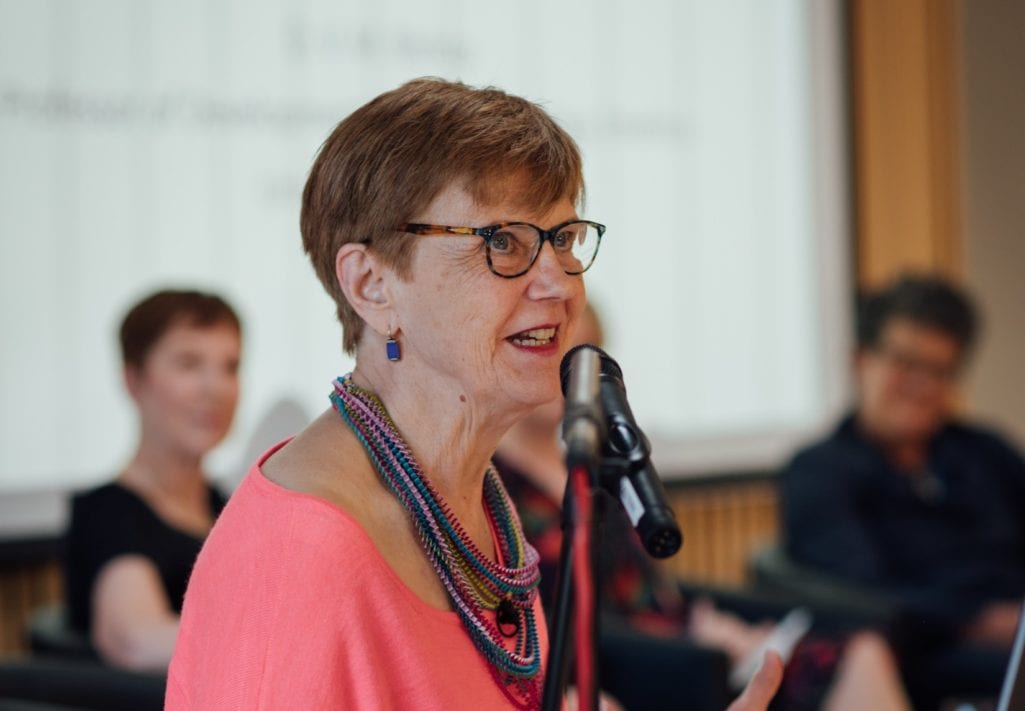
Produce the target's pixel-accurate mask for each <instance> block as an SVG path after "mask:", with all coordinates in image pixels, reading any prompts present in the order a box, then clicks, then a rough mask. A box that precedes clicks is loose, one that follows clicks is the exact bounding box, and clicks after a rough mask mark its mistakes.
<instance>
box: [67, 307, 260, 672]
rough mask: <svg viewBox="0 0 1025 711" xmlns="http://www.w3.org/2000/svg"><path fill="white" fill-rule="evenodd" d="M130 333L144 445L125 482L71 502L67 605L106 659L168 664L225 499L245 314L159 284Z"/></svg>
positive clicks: (129, 367) (128, 366) (120, 478)
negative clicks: (195, 568) (225, 447)
mask: <svg viewBox="0 0 1025 711" xmlns="http://www.w3.org/2000/svg"><path fill="white" fill-rule="evenodd" d="M120 342H121V354H122V360H123V364H124V381H125V386H126V388H127V390H128V393H129V395H130V396H131V398H132V401H133V403H134V404H135V408H136V411H137V413H138V419H139V443H138V445H137V446H136V448H135V452H134V454H133V455H132V457H131V459H130V460H129V461H128V463H127V464H126V465H125V467H124V468H123V469H122V470H121V471H120V472H119V473H118V474H117V476H116V478H115V479H114V481H112V482H110V483H107V484H104V485H102V486H100V487H98V488H96V489H93V490H91V491H88V492H86V493H82V494H79V495H77V496H75V497H74V499H73V501H72V505H71V523H70V527H69V529H68V532H67V540H66V552H67V557H66V561H65V568H66V569H65V580H66V604H67V610H68V614H69V622H70V624H71V626H72V627H73V628H74V629H76V630H78V631H80V632H82V633H84V634H86V635H88V637H89V639H90V641H91V642H92V644H93V646H94V647H95V648H96V651H97V652H98V653H99V655H100V656H101V657H102V658H103V659H104V660H105V661H107V662H108V663H110V664H112V665H115V666H120V667H125V668H129V669H136V670H164V669H166V668H167V665H168V663H169V662H170V659H171V652H172V650H173V648H174V640H175V636H176V635H177V632H178V617H179V614H180V613H181V606H182V599H183V597H184V594H185V584H186V582H187V580H188V576H189V572H190V571H191V569H192V564H193V563H194V561H195V559H196V555H197V554H198V553H199V549H200V547H201V546H202V543H203V540H204V539H205V538H206V534H207V533H208V532H209V531H210V528H211V527H212V526H213V522H214V519H215V518H216V516H217V515H218V513H220V511H221V509H222V508H223V507H224V503H225V499H224V497H223V496H222V495H221V493H220V492H218V491H217V490H216V489H215V488H214V487H213V486H211V485H210V483H209V482H208V481H207V478H206V475H205V473H204V471H203V458H204V457H205V456H206V455H207V453H208V452H210V450H212V449H213V448H214V447H216V446H217V445H218V444H219V443H220V442H221V441H222V440H223V439H224V437H225V435H226V434H227V432H228V429H229V428H230V427H231V422H232V419H233V417H234V415H235V405H236V403H237V402H238V394H239V384H238V367H239V357H240V350H241V323H240V321H239V318H238V315H237V314H236V313H235V311H234V309H232V308H231V306H229V305H228V304H227V302H225V301H224V300H223V299H222V298H220V297H219V296H216V295H214V294H206V293H201V292H198V291H160V292H157V293H155V294H152V295H151V296H148V297H147V298H145V299H143V300H142V301H140V302H139V303H138V304H136V305H135V306H134V307H133V308H132V309H131V310H130V311H129V312H128V314H127V315H126V316H125V318H124V321H123V322H122V324H121V330H120Z"/></svg>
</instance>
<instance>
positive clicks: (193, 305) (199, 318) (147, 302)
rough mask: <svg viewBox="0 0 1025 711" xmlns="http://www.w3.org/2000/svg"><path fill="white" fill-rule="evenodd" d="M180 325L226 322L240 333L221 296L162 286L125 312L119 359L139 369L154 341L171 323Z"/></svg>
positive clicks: (206, 325)
mask: <svg viewBox="0 0 1025 711" xmlns="http://www.w3.org/2000/svg"><path fill="white" fill-rule="evenodd" d="M179 324H185V325H188V326H194V327H197V328H209V327H210V326H215V325H219V324H226V325H228V326H233V327H234V328H235V330H236V331H238V332H239V335H241V334H242V323H241V321H239V318H238V314H237V313H235V310H234V309H233V308H231V306H230V305H229V304H228V302H227V301H225V300H224V299H222V298H221V297H220V296H217V295H216V294H208V293H204V292H201V291H190V290H175V289H165V290H163V291H158V292H156V293H154V294H150V295H149V296H147V297H146V298H144V299H143V300H142V301H140V302H139V303H137V304H136V305H135V306H133V307H132V308H131V309H130V310H129V311H128V313H127V314H126V315H125V318H124V320H123V321H122V322H121V329H120V331H119V333H118V335H119V338H120V341H121V360H122V362H123V363H124V364H125V365H126V366H133V367H135V368H142V367H143V365H144V364H145V363H146V357H147V356H148V355H149V353H150V351H151V350H153V346H155V345H156V343H157V341H159V340H160V338H161V337H162V336H163V335H164V334H165V333H167V331H168V330H170V328H171V327H172V326H176V325H179Z"/></svg>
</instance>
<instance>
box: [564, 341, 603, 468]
mask: <svg viewBox="0 0 1025 711" xmlns="http://www.w3.org/2000/svg"><path fill="white" fill-rule="evenodd" d="M574 350H575V352H574V354H573V356H572V358H571V357H570V355H569V353H567V354H566V357H565V358H563V361H562V366H561V367H562V371H561V373H562V394H563V395H564V396H565V397H566V411H565V414H564V415H563V418H562V439H563V441H564V442H565V443H566V462H567V464H568V465H569V467H570V468H571V469H572V468H573V467H577V466H582V467H587V468H588V469H591V468H592V467H595V465H597V464H598V462H599V461H600V457H601V451H600V448H601V440H602V436H603V434H604V432H603V427H602V425H603V421H602V412H601V406H600V405H599V401H598V373H599V369H600V366H601V363H600V360H599V357H598V354H597V353H595V352H594V351H589V350H584V349H574Z"/></svg>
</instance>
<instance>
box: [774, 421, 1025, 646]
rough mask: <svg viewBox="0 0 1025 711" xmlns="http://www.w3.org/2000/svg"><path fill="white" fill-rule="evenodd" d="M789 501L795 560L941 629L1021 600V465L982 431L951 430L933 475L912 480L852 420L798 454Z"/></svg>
mask: <svg viewBox="0 0 1025 711" xmlns="http://www.w3.org/2000/svg"><path fill="white" fill-rule="evenodd" d="M782 504H783V523H784V527H785V536H786V544H787V548H788V550H789V552H790V554H791V555H792V556H793V557H794V558H795V559H797V560H799V561H801V562H803V563H805V564H809V565H812V566H815V567H818V568H820V569H822V570H826V571H830V572H832V573H834V574H836V575H839V576H842V577H845V578H847V579H850V580H853V581H859V582H861V583H863V584H867V585H872V586H876V587H877V588H878V589H882V590H885V591H887V592H888V593H890V594H892V595H894V596H896V597H897V598H898V599H900V600H902V602H903V604H904V605H905V607H906V608H907V610H908V611H910V612H914V613H917V615H918V616H919V618H920V619H922V620H933V624H935V625H938V626H955V625H957V624H960V623H963V622H964V621H965V620H967V619H969V618H970V617H971V616H973V615H974V614H975V613H976V612H977V610H978V609H979V608H980V606H982V605H983V604H985V603H986V602H987V601H991V600H997V599H1013V598H1019V597H1021V596H1025V460H1023V459H1022V457H1021V455H1020V454H1018V453H1017V452H1016V451H1014V449H1012V448H1011V447H1010V446H1009V445H1008V444H1007V443H1006V442H1005V441H1004V440H1002V439H1001V438H999V437H997V436H996V435H994V434H992V433H990V432H987V431H985V430H982V429H979V428H975V427H968V426H965V425H961V424H955V423H952V424H949V425H947V426H945V427H944V428H943V429H942V430H941V431H940V432H939V433H938V434H937V435H936V436H935V438H934V439H933V442H932V443H931V446H930V448H929V452H928V461H927V466H926V469H925V471H923V472H919V473H918V474H916V475H909V474H905V473H902V472H900V471H897V470H896V469H895V468H894V467H893V465H891V464H890V462H889V461H888V460H887V458H886V456H885V455H884V453H883V451H882V450H881V449H880V448H879V447H878V446H877V445H876V444H875V443H873V442H872V441H871V440H869V439H868V438H867V437H866V436H865V435H864V434H863V433H862V432H861V431H860V429H859V428H858V426H857V425H856V423H855V421H854V419H853V417H848V418H847V419H845V420H844V421H843V422H842V423H841V424H840V426H839V427H838V428H837V429H836V431H835V432H834V433H833V434H832V436H830V437H829V438H827V439H826V440H824V441H822V442H820V443H819V444H816V445H815V446H813V447H810V448H808V449H806V450H804V451H803V452H801V453H800V454H798V455H797V457H796V458H795V459H794V460H793V462H792V463H791V464H790V466H789V467H788V468H787V470H786V471H785V473H784V475H783V479H782Z"/></svg>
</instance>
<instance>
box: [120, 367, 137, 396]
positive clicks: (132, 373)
mask: <svg viewBox="0 0 1025 711" xmlns="http://www.w3.org/2000/svg"><path fill="white" fill-rule="evenodd" d="M121 375H122V378H123V379H124V383H125V390H127V391H128V395H129V396H130V397H131V398H132V400H135V401H136V402H138V401H139V380H140V379H141V378H142V373H140V372H139V368H138V366H135V365H125V367H124V369H123V370H122V371H121Z"/></svg>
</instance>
